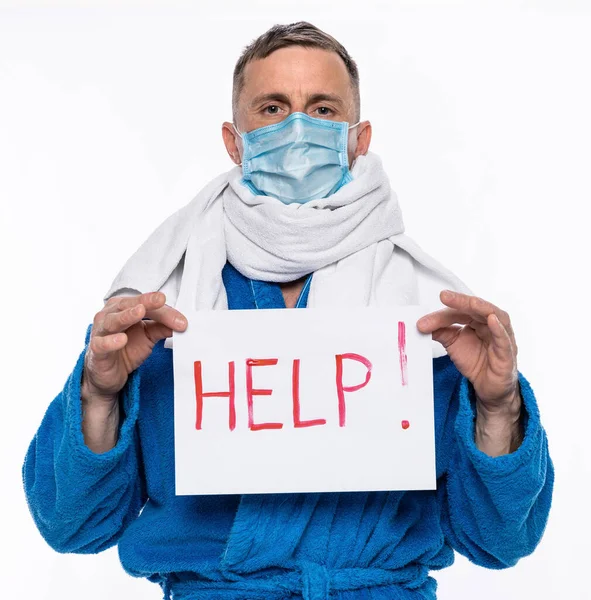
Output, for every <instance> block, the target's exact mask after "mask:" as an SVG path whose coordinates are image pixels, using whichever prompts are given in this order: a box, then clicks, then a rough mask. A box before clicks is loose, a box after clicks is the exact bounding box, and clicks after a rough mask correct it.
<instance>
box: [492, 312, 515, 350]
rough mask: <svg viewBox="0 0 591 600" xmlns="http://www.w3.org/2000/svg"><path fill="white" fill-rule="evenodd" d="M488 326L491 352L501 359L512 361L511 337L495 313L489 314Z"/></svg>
mask: <svg viewBox="0 0 591 600" xmlns="http://www.w3.org/2000/svg"><path fill="white" fill-rule="evenodd" d="M488 328H489V330H490V333H491V338H492V344H491V345H490V346H489V348H490V349H491V351H492V352H493V354H494V355H495V356H496V358H498V359H499V360H501V361H511V362H513V343H512V340H511V337H510V336H509V333H508V332H507V330H506V329H505V327H504V326H503V324H502V323H501V321H500V319H499V318H498V317H497V315H494V314H491V315H490V316H489V318H488Z"/></svg>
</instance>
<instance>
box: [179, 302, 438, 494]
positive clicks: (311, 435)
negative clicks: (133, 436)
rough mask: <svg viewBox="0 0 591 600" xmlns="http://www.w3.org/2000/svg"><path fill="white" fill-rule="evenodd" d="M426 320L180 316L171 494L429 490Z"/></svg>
mask: <svg viewBox="0 0 591 600" xmlns="http://www.w3.org/2000/svg"><path fill="white" fill-rule="evenodd" d="M427 312H428V310H426V309H425V308H424V307H420V306H405V307H396V308H389V309H379V308H360V309H342V310H332V309H330V310H328V309H310V308H309V309H302V310H300V309H289V310H285V309H284V310H278V309H274V310H273V309H269V310H227V311H222V310H220V311H193V312H187V311H184V314H185V315H186V316H187V318H188V321H189V326H188V328H187V330H186V331H184V332H183V333H180V334H179V333H174V342H173V353H174V382H175V401H174V418H175V420H174V430H175V467H176V474H175V475H176V494H177V495H188V494H247V493H271V492H336V491H374V490H411V489H435V439H434V415H433V371H432V349H431V348H432V342H431V336H430V335H424V334H421V333H419V331H418V330H417V328H416V322H417V320H418V319H419V317H421V316H423V315H424V314H426V313H427Z"/></svg>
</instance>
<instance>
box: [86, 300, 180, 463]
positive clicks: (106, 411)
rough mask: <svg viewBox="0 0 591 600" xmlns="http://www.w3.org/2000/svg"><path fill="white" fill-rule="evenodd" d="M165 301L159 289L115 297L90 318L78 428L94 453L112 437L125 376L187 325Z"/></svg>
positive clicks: (109, 445) (114, 437)
mask: <svg viewBox="0 0 591 600" xmlns="http://www.w3.org/2000/svg"><path fill="white" fill-rule="evenodd" d="M165 302H166V296H165V295H164V294H163V293H162V292H150V293H147V294H141V295H139V296H132V297H121V296H115V297H113V298H110V299H109V301H108V302H107V303H106V304H105V306H104V307H103V308H102V310H100V311H99V312H98V313H96V315H95V317H94V320H93V326H92V330H91V336H90V342H89V344H88V348H87V350H86V354H85V356H84V371H83V374H82V405H83V409H84V416H83V422H82V430H83V433H84V437H85V442H86V444H87V445H88V446H89V448H91V449H92V450H93V451H94V452H106V451H107V450H109V449H111V448H112V447H113V446H114V445H115V443H116V441H117V430H118V425H119V404H118V401H117V400H118V397H117V395H118V393H119V392H120V391H121V389H122V388H123V386H124V385H125V383H126V382H127V378H128V377H129V374H130V373H131V372H132V371H134V370H135V369H137V368H138V367H139V366H140V365H141V364H142V363H143V362H144V361H145V360H146V359H147V358H148V356H150V354H151V352H152V349H153V348H154V346H155V345H156V342H158V341H159V340H162V339H164V338H166V337H170V336H171V335H172V332H173V330H174V331H184V330H185V329H186V327H187V319H186V318H185V317H184V316H183V315H182V314H181V313H180V312H179V311H178V310H175V309H174V308H172V307H170V306H167V305H166V304H165ZM144 317H146V318H147V320H143V319H144Z"/></svg>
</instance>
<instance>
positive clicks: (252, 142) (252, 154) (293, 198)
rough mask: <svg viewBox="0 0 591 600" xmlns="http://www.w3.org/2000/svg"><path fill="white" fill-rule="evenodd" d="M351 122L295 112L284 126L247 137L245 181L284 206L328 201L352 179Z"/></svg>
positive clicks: (255, 131) (261, 129)
mask: <svg viewBox="0 0 591 600" xmlns="http://www.w3.org/2000/svg"><path fill="white" fill-rule="evenodd" d="M357 125H359V123H356V124H355V125H351V126H349V124H348V123H347V122H345V121H329V120H327V119H316V118H314V117H310V116H308V115H306V114H304V113H301V112H294V113H292V114H291V115H289V116H288V117H287V118H286V119H284V120H283V121H281V122H279V123H273V124H272V125H266V126H265V127H259V128H258V129H253V130H252V131H249V132H248V133H242V132H240V131H238V129H237V128H236V126H235V125H234V129H236V133H238V135H239V136H240V137H241V138H242V142H243V146H244V148H243V153H242V175H243V177H242V183H243V184H244V185H246V186H247V187H248V188H249V189H250V191H251V192H252V193H253V194H256V195H263V196H274V197H275V198H278V199H279V200H281V202H283V203H284V204H292V203H299V204H304V203H305V202H309V201H310V200H317V199H318V198H326V197H327V196H330V195H331V194H334V193H335V192H336V191H337V190H338V189H340V188H341V187H342V186H343V185H345V184H346V183H349V182H350V181H351V180H352V177H351V172H350V171H349V160H348V156H347V145H348V137H349V136H348V132H349V129H352V128H353V127H357Z"/></svg>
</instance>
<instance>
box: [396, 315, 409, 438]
mask: <svg viewBox="0 0 591 600" xmlns="http://www.w3.org/2000/svg"><path fill="white" fill-rule="evenodd" d="M398 355H399V357H400V379H401V382H402V385H408V372H407V364H408V357H407V356H406V325H405V324H404V321H398ZM400 425H401V426H402V429H408V428H409V427H410V422H409V421H407V420H406V419H405V420H403V421H402V422H401V423H400Z"/></svg>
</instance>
